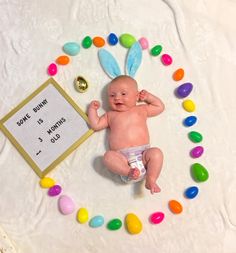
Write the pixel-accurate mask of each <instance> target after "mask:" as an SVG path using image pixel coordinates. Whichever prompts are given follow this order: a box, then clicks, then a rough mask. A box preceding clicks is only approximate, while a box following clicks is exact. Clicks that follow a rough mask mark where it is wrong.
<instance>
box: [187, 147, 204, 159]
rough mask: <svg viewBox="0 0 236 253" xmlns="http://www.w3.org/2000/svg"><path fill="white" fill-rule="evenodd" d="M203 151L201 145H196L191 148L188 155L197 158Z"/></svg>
mask: <svg viewBox="0 0 236 253" xmlns="http://www.w3.org/2000/svg"><path fill="white" fill-rule="evenodd" d="M203 152H204V148H203V147H202V146H197V147H195V148H193V149H192V150H191V152H190V155H191V156H192V157H193V158H198V157H200V156H201V155H202V154H203Z"/></svg>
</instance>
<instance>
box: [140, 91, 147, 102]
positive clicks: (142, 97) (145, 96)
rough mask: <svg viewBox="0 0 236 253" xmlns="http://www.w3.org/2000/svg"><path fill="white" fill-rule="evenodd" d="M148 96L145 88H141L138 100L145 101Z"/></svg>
mask: <svg viewBox="0 0 236 253" xmlns="http://www.w3.org/2000/svg"><path fill="white" fill-rule="evenodd" d="M147 97H148V92H147V91H146V90H141V91H140V92H139V100H140V101H145V100H146V99H147Z"/></svg>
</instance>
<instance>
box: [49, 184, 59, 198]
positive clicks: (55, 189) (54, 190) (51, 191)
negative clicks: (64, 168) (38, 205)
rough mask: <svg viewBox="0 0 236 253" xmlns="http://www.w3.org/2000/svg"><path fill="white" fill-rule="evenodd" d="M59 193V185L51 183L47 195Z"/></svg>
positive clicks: (52, 195)
mask: <svg viewBox="0 0 236 253" xmlns="http://www.w3.org/2000/svg"><path fill="white" fill-rule="evenodd" d="M60 193H61V186H60V185H58V184H56V185H53V186H52V187H51V188H49V190H48V195H49V196H51V197H54V196H57V195H59V194H60Z"/></svg>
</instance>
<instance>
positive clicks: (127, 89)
mask: <svg viewBox="0 0 236 253" xmlns="http://www.w3.org/2000/svg"><path fill="white" fill-rule="evenodd" d="M108 96H109V104H110V107H111V109H112V110H114V111H119V112H124V111H127V110H129V109H130V108H132V107H134V106H135V105H136V102H137V101H138V98H139V93H138V89H137V84H136V82H135V80H134V79H132V78H130V77H126V76H125V77H119V78H117V79H115V80H113V81H112V82H111V83H110V85H109V87H108Z"/></svg>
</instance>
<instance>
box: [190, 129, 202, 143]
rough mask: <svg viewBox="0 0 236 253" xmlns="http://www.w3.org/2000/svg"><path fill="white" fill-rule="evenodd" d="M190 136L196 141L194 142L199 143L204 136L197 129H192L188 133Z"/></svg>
mask: <svg viewBox="0 0 236 253" xmlns="http://www.w3.org/2000/svg"><path fill="white" fill-rule="evenodd" d="M188 138H189V139H190V140H191V141H192V142H194V143H199V142H201V141H202V139H203V137H202V135H201V134H200V133H199V132H196V131H191V132H190V133H189V134H188Z"/></svg>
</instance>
